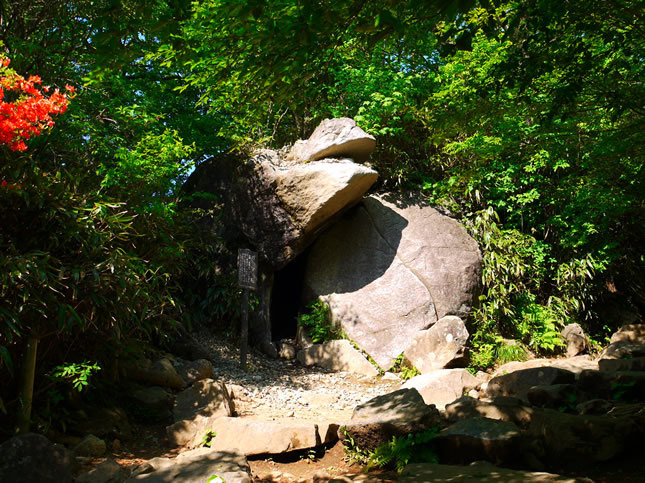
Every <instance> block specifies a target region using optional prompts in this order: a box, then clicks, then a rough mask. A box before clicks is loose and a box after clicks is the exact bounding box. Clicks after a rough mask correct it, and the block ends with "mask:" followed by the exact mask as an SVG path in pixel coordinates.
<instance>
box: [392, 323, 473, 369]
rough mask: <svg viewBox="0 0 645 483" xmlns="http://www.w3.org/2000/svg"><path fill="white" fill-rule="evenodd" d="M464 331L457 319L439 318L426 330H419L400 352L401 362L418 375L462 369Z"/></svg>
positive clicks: (466, 332)
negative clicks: (413, 369) (414, 370)
mask: <svg viewBox="0 0 645 483" xmlns="http://www.w3.org/2000/svg"><path fill="white" fill-rule="evenodd" d="M468 336H469V334H468V330H467V329H466V324H464V322H463V320H461V319H460V318H459V317H455V316H454V315H449V316H446V317H443V318H441V319H440V320H439V321H438V322H437V323H436V324H434V325H433V326H432V327H430V328H429V329H427V330H422V331H419V332H418V333H417V335H416V336H415V337H414V339H413V340H412V343H411V344H410V345H409V346H408V348H407V349H405V351H404V352H403V355H404V356H405V359H404V362H405V363H406V365H408V366H412V367H416V368H417V369H418V370H419V371H420V372H421V373H422V374H425V373H428V372H432V371H436V370H438V369H448V368H451V367H460V366H464V365H466V363H467V358H468V351H467V349H466V343H467V342H468Z"/></svg>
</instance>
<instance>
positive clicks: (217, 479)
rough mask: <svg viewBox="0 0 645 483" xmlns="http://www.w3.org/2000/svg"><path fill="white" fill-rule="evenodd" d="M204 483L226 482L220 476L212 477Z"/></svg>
mask: <svg viewBox="0 0 645 483" xmlns="http://www.w3.org/2000/svg"><path fill="white" fill-rule="evenodd" d="M206 483H226V480H225V479H224V478H222V477H221V476H217V475H213V476H211V477H210V478H209V479H207V480H206Z"/></svg>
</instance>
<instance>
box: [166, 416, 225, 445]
mask: <svg viewBox="0 0 645 483" xmlns="http://www.w3.org/2000/svg"><path fill="white" fill-rule="evenodd" d="M220 417H222V416H221V415H214V416H211V417H209V416H203V415H197V416H195V417H193V418H191V419H184V420H181V421H177V422H175V423H173V424H171V425H170V426H166V435H167V436H168V442H169V443H170V444H171V445H172V446H187V447H189V448H196V447H198V446H201V445H202V438H203V436H204V435H205V434H206V433H207V432H208V431H210V430H211V428H212V426H213V424H214V421H215V420H216V419H218V418H220Z"/></svg>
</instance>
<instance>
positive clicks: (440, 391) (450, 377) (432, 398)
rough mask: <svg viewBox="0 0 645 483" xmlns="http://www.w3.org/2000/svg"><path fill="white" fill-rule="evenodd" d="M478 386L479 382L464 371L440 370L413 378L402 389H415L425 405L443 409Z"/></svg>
mask: <svg viewBox="0 0 645 483" xmlns="http://www.w3.org/2000/svg"><path fill="white" fill-rule="evenodd" d="M478 385H479V380H478V379H477V378H476V377H475V376H473V375H472V374H471V373H469V372H468V371H467V370H466V369H441V370H438V371H434V372H429V373H427V374H421V375H420V376H415V377H413V378H412V379H410V380H408V381H407V382H406V383H405V384H403V387H404V388H415V389H416V390H417V391H419V393H420V394H421V396H422V397H423V400H424V401H425V402H426V404H434V405H435V406H437V407H438V408H439V409H443V408H444V407H445V406H446V405H447V404H450V403H451V402H453V401H454V400H455V399H457V398H460V397H461V396H462V395H463V394H464V393H465V392H468V391H470V390H471V389H474V388H476V387H477V386H478Z"/></svg>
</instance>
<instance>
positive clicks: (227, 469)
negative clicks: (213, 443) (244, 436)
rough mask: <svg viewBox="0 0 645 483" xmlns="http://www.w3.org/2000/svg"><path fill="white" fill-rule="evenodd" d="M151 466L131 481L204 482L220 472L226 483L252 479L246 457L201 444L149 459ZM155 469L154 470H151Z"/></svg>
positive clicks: (154, 482) (238, 482) (164, 482)
mask: <svg viewBox="0 0 645 483" xmlns="http://www.w3.org/2000/svg"><path fill="white" fill-rule="evenodd" d="M148 465H149V466H150V467H151V468H146V471H147V472H146V473H138V474H136V475H135V476H132V477H131V478H129V479H128V480H126V481H127V482H129V483H133V482H138V481H145V482H148V483H171V482H177V481H181V482H182V483H204V482H205V481H207V480H208V479H209V478H210V477H211V476H213V475H217V476H219V477H220V478H222V479H223V480H224V481H225V482H226V483H251V481H252V480H251V469H250V467H249V464H248V462H247V461H246V457H245V456H244V455H242V454H240V453H237V452H235V451H228V450H227V451H213V450H211V449H210V448H199V449H196V450H192V451H186V452H184V453H181V454H180V455H179V456H177V458H173V459H171V458H154V459H152V460H150V461H149V462H148ZM150 469H152V470H153V471H150Z"/></svg>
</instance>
